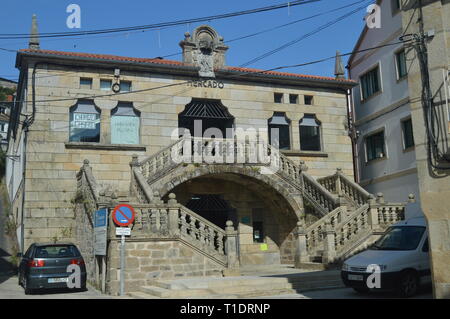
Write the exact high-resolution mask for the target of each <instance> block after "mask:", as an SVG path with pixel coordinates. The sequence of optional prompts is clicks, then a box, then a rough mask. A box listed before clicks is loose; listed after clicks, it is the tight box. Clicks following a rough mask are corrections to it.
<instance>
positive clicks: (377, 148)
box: [347, 0, 419, 202]
mask: <svg viewBox="0 0 450 319" xmlns="http://www.w3.org/2000/svg"><path fill="white" fill-rule="evenodd" d="M377 4H378V5H379V6H380V8H381V11H380V12H381V27H380V28H372V29H369V28H368V27H367V26H366V27H365V28H364V30H363V31H362V33H361V35H360V38H359V40H358V42H357V44H356V46H355V49H354V51H362V52H358V53H354V54H353V55H352V56H351V57H350V59H349V62H348V66H347V67H348V71H349V77H350V78H351V79H352V80H355V81H357V82H359V86H357V87H355V88H354V89H353V101H352V115H353V116H352V117H353V123H354V131H353V135H354V141H355V155H356V160H355V161H356V166H357V169H356V172H355V174H356V176H357V181H358V182H359V183H360V185H361V186H363V187H364V188H365V189H366V190H367V191H369V192H371V193H375V194H377V193H380V192H381V193H383V194H384V197H385V199H386V200H388V201H393V202H401V201H403V200H404V199H405V198H407V197H408V195H409V194H414V195H415V196H416V199H417V200H419V198H418V196H419V190H418V179H417V168H416V157H415V151H414V148H415V147H414V136H413V133H412V122H411V111H410V100H409V93H408V79H407V72H408V65H409V62H408V61H406V58H405V48H404V46H403V43H399V42H401V41H400V40H399V38H400V37H401V35H402V15H401V10H400V8H399V6H400V1H398V0H380V1H377ZM396 43H398V44H396ZM391 44H392V45H391ZM379 46H381V47H380V48H378V49H374V50H367V51H364V50H366V49H369V48H373V47H379Z"/></svg>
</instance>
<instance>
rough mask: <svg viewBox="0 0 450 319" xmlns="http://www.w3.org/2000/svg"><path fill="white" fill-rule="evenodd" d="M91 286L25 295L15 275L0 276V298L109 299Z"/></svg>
mask: <svg viewBox="0 0 450 319" xmlns="http://www.w3.org/2000/svg"><path fill="white" fill-rule="evenodd" d="M111 298H114V297H112V296H108V295H102V294H101V293H100V292H98V291H96V290H95V289H93V288H90V287H88V290H87V291H70V290H69V289H63V290H62V289H57V290H48V289H47V290H41V291H38V292H36V294H33V295H25V293H24V290H23V288H22V287H21V286H19V285H18V283H17V276H13V277H8V278H5V277H3V279H2V277H0V299H111ZM115 298H117V297H115Z"/></svg>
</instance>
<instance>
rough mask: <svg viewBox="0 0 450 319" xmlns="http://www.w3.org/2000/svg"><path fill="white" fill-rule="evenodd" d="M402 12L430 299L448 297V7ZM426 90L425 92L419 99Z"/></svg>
mask: <svg viewBox="0 0 450 319" xmlns="http://www.w3.org/2000/svg"><path fill="white" fill-rule="evenodd" d="M402 11H403V14H402V22H403V29H404V32H405V34H410V35H415V36H416V37H412V36H410V37H409V38H406V39H405V40H413V41H411V42H410V43H409V45H408V46H409V50H408V54H407V60H408V61H411V65H410V67H409V72H408V88H409V92H410V99H411V101H413V102H411V116H412V122H413V128H414V137H415V140H416V141H417V144H416V148H415V152H416V158H417V172H418V179H419V190H420V200H421V207H422V210H423V212H424V214H425V217H426V219H427V222H428V227H429V234H430V254H431V265H432V269H431V271H432V276H433V290H434V296H435V297H436V298H450V271H449V267H448V265H449V262H450V212H449V209H448V207H449V198H450V197H449V196H450V175H449V172H450V164H449V161H450V155H449V154H450V151H449V150H450V147H449V138H450V135H449V133H450V126H449V123H450V116H449V114H450V110H449V106H448V97H449V94H450V91H449V83H450V82H449V74H450V73H449V72H450V71H449V66H450V47H449V36H450V3H449V2H448V1H433V0H431V1H412V0H411V1H403V6H402ZM420 38H422V39H423V41H422V40H419V39H420ZM425 51H426V52H427V53H426V56H427V61H426V62H425V65H426V67H423V65H422V67H421V65H420V61H423V58H420V59H419V56H422V55H419V52H425ZM422 54H423V53H422ZM422 57H423V56H422ZM427 78H428V80H427ZM427 87H429V93H428V94H425V95H423V93H424V90H427ZM430 104H431V105H430ZM424 110H426V111H425V112H424ZM430 110H431V113H429V112H430ZM430 118H433V121H434V123H433V127H432V128H431V127H430V126H429V125H427V123H430V122H429V121H430ZM437 132H439V133H437ZM433 135H435V138H436V139H435V141H436V143H437V145H436V146H431V145H434V143H435V142H434V141H433V139H430V137H431V136H433ZM430 147H432V148H431V150H432V152H430Z"/></svg>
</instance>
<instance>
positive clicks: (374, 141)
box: [365, 131, 386, 162]
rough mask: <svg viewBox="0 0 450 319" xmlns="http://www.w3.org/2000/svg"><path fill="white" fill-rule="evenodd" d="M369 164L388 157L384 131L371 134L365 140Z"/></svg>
mask: <svg viewBox="0 0 450 319" xmlns="http://www.w3.org/2000/svg"><path fill="white" fill-rule="evenodd" d="M365 143H366V158H367V162H370V161H372V160H375V159H378V158H384V157H385V156H386V153H385V146H384V131H380V132H377V133H374V134H371V135H369V136H367V137H366V138H365Z"/></svg>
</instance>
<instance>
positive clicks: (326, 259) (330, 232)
mask: <svg viewBox="0 0 450 319" xmlns="http://www.w3.org/2000/svg"><path fill="white" fill-rule="evenodd" d="M335 237H336V231H335V230H334V229H333V226H332V225H331V222H330V221H329V220H328V221H327V223H326V224H325V239H324V240H325V241H324V252H323V258H322V262H323V263H332V262H333V261H334V259H335V258H336V246H335Z"/></svg>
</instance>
